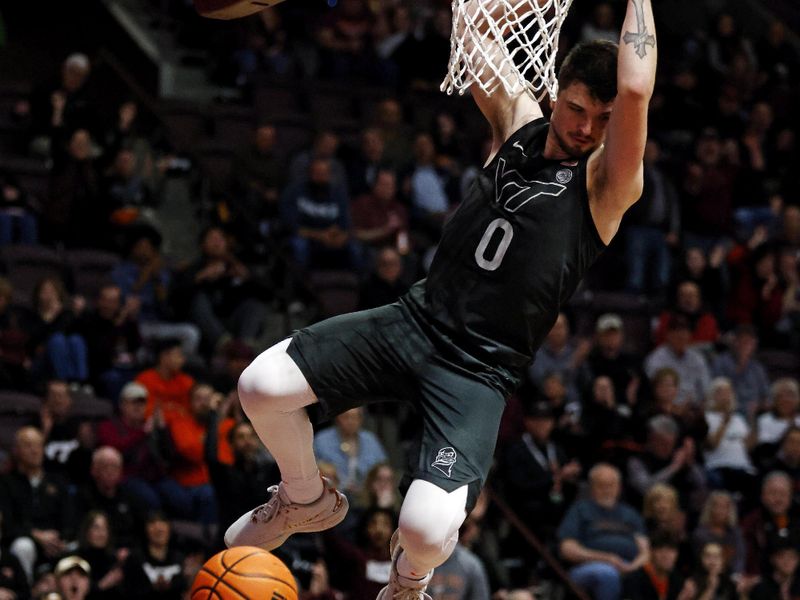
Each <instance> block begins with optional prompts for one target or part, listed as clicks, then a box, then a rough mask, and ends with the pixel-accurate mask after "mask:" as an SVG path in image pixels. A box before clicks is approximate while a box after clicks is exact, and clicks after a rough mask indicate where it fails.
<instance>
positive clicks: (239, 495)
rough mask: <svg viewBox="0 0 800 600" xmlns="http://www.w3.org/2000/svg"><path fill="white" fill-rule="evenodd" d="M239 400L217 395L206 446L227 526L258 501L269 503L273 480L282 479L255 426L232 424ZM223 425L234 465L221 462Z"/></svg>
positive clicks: (244, 422)
mask: <svg viewBox="0 0 800 600" xmlns="http://www.w3.org/2000/svg"><path fill="white" fill-rule="evenodd" d="M235 400H236V397H235V396H228V398H225V399H223V396H222V395H221V394H214V396H213V397H212V400H211V407H210V409H211V410H210V411H209V413H208V431H207V432H206V435H205V441H204V445H203V455H204V458H205V462H206V465H207V466H208V473H209V479H210V481H211V485H212V486H213V488H214V492H215V496H216V498H217V505H218V506H219V518H218V522H219V523H220V524H224V525H227V524H228V523H233V522H234V521H235V520H236V519H238V518H239V516H240V515H242V514H243V513H245V512H247V510H248V506H251V505H252V504H253V502H254V501H255V502H262V503H263V502H266V501H267V500H269V497H268V493H267V491H268V488H269V487H270V485H272V482H273V481H276V480H279V479H280V472H278V470H277V465H276V464H275V462H274V461H268V460H266V458H267V457H266V456H265V455H264V448H263V446H262V445H261V443H260V442H259V439H258V436H257V435H256V433H255V431H254V430H253V426H252V425H250V423H248V422H246V421H243V422H241V423H236V424H231V421H230V419H228V418H226V415H227V413H228V412H230V409H231V407H232V403H233V402H234V401H235ZM221 426H222V428H223V429H227V438H228V442H229V444H230V449H231V451H232V452H233V463H232V464H231V463H229V462H227V461H224V460H221V456H220V455H221V453H220V444H219V439H220V433H219V432H220V428H221ZM222 454H224V452H223V453H222ZM223 533H224V528H223V527H220V531H219V534H220V536H221V535H222V534H223ZM220 541H221V538H220Z"/></svg>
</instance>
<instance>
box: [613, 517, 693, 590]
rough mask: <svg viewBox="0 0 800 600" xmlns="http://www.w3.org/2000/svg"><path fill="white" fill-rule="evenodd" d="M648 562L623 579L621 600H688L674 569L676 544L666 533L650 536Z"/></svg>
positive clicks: (676, 556)
mask: <svg viewBox="0 0 800 600" xmlns="http://www.w3.org/2000/svg"><path fill="white" fill-rule="evenodd" d="M649 541H650V560H649V561H648V562H647V563H646V564H645V565H643V566H642V567H640V568H638V569H636V570H635V571H631V572H630V573H627V574H626V575H625V576H624V577H623V579H622V595H621V596H620V598H621V600H688V598H687V595H686V594H682V593H681V592H682V590H683V578H682V577H681V576H680V574H679V572H678V571H677V569H676V568H675V565H676V562H677V560H678V541H677V540H676V539H675V538H674V537H672V536H671V535H670V534H669V533H667V532H664V533H659V534H655V535H651V536H650V540H649Z"/></svg>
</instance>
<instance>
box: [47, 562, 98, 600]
mask: <svg viewBox="0 0 800 600" xmlns="http://www.w3.org/2000/svg"><path fill="white" fill-rule="evenodd" d="M91 572H92V569H91V567H89V563H88V562H86V561H85V560H83V559H82V558H81V557H80V556H75V555H71V556H66V557H64V558H62V559H61V560H60V561H58V563H57V564H56V568H55V576H56V585H57V587H58V592H59V593H60V594H61V597H62V598H63V600H85V598H86V596H88V595H89V588H90V583H91V580H90V579H89V576H90V575H91Z"/></svg>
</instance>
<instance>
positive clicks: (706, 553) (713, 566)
mask: <svg viewBox="0 0 800 600" xmlns="http://www.w3.org/2000/svg"><path fill="white" fill-rule="evenodd" d="M683 589H684V592H685V593H686V596H685V598H687V599H688V600H701V599H705V598H713V599H714V600H738V598H739V594H738V593H737V591H736V585H735V584H734V583H733V580H732V579H731V577H730V575H729V574H728V568H727V564H726V563H725V555H724V553H723V550H722V547H721V546H720V545H719V544H715V543H713V542H709V543H708V544H706V545H705V546H703V549H702V550H701V552H700V568H699V569H698V570H697V572H696V573H695V574H694V575H692V576H691V577H690V578H689V579H687V580H686V584H685V585H684V588H683Z"/></svg>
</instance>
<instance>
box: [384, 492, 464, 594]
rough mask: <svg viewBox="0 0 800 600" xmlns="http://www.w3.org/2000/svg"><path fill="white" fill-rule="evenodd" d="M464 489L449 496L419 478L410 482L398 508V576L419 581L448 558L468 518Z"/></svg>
mask: <svg viewBox="0 0 800 600" xmlns="http://www.w3.org/2000/svg"><path fill="white" fill-rule="evenodd" d="M467 489H468V488H467V486H466V485H465V486H462V487H460V488H458V489H457V490H455V491H454V492H450V493H448V492H446V491H444V490H443V489H441V488H440V487H437V486H435V485H434V484H432V483H430V482H428V481H423V480H421V479H415V480H414V481H413V482H412V483H411V486H410V487H409V488H408V492H407V493H406V497H405V500H403V506H402V508H401V509H400V545H401V546H402V547H403V553H402V554H401V555H400V558H399V560H398V561H397V572H398V574H399V575H401V576H402V577H407V578H409V579H422V578H423V577H425V575H427V573H428V572H429V571H430V570H431V569H433V568H435V567H438V566H439V565H441V564H442V563H443V562H444V561H446V560H447V559H448V557H449V556H450V554H451V553H452V552H453V549H454V548H455V546H456V543H457V542H458V529H459V528H460V527H461V524H462V523H463V522H464V519H465V518H466V516H467V512H466V505H467Z"/></svg>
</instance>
